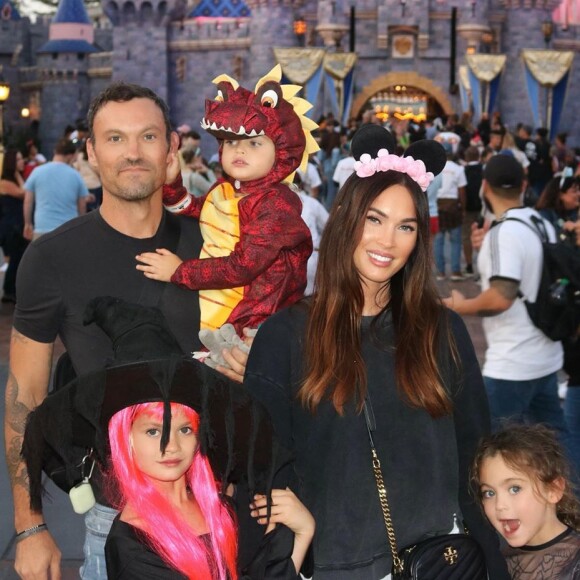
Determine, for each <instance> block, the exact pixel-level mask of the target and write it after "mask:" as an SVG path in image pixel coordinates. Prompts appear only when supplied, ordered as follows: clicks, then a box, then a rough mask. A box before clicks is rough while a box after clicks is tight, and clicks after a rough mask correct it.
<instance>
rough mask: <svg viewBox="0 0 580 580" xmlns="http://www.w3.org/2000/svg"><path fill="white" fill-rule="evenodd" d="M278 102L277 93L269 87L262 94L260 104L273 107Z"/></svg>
mask: <svg viewBox="0 0 580 580" xmlns="http://www.w3.org/2000/svg"><path fill="white" fill-rule="evenodd" d="M277 104H278V93H277V92H276V91H273V90H272V89H270V90H269V91H266V92H265V93H264V94H263V95H262V106H263V107H270V108H272V109H274V108H275V107H276V105H277Z"/></svg>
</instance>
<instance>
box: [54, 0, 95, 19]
mask: <svg viewBox="0 0 580 580" xmlns="http://www.w3.org/2000/svg"><path fill="white" fill-rule="evenodd" d="M52 21H53V22H78V23H79V24H92V23H91V19H90V18H89V15H88V14H87V11H86V10H85V5H84V4H83V0H60V2H59V4H58V10H57V12H56V15H55V17H54V18H53V19H52Z"/></svg>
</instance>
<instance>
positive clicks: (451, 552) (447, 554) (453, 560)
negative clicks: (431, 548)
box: [443, 546, 458, 566]
mask: <svg viewBox="0 0 580 580" xmlns="http://www.w3.org/2000/svg"><path fill="white" fill-rule="evenodd" d="M457 556H458V554H457V550H456V549H455V548H453V547H451V546H447V548H445V551H444V552H443V557H444V558H445V561H446V562H447V563H448V564H449V565H450V566H453V565H454V564H457V560H458V557H457Z"/></svg>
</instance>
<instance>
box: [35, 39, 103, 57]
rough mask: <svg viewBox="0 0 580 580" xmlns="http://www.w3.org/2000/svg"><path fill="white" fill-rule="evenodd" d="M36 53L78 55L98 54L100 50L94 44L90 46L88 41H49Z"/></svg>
mask: <svg viewBox="0 0 580 580" xmlns="http://www.w3.org/2000/svg"><path fill="white" fill-rule="evenodd" d="M36 52H37V53H38V54H42V53H46V52H55V53H61V52H73V53H77V54H86V53H89V52H98V49H97V48H95V47H94V46H93V45H92V44H89V43H88V42H87V41H86V40H49V41H48V42H47V43H46V44H43V45H42V46H41V47H40V48H39V49H38V50H37V51H36Z"/></svg>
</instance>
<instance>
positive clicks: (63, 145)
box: [54, 139, 77, 155]
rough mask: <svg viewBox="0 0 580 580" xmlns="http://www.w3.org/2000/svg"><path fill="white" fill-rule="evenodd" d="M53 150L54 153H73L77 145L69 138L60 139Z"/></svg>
mask: <svg viewBox="0 0 580 580" xmlns="http://www.w3.org/2000/svg"><path fill="white" fill-rule="evenodd" d="M54 152H55V154H56V155H74V154H75V153H76V152H77V146H76V144H75V143H73V142H72V141H71V140H70V139H60V140H59V141H57V143H56V145H55V147H54Z"/></svg>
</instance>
